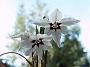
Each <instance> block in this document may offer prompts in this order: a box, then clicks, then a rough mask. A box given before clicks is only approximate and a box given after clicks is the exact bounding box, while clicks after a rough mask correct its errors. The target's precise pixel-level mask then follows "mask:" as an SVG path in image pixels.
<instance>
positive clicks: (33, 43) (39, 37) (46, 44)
mask: <svg viewBox="0 0 90 67" xmlns="http://www.w3.org/2000/svg"><path fill="white" fill-rule="evenodd" d="M17 37H21V45H22V46H23V47H25V48H27V49H26V50H25V52H24V54H25V55H26V56H31V55H32V52H34V54H36V55H38V57H39V59H41V58H42V54H43V51H44V50H48V48H51V43H50V41H51V39H52V36H48V35H46V34H36V35H32V34H28V33H23V34H21V35H19V36H14V37H13V38H17Z"/></svg>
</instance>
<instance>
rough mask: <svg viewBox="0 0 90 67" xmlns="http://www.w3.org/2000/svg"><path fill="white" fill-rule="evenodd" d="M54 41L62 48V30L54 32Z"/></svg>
mask: <svg viewBox="0 0 90 67" xmlns="http://www.w3.org/2000/svg"><path fill="white" fill-rule="evenodd" d="M52 35H53V40H54V41H55V42H56V43H57V46H58V47H60V37H61V32H60V30H57V31H56V32H55V31H54V30H52Z"/></svg>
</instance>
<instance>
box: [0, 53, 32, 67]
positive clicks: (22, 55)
mask: <svg viewBox="0 0 90 67" xmlns="http://www.w3.org/2000/svg"><path fill="white" fill-rule="evenodd" d="M10 53H12V54H17V55H19V56H21V57H23V58H24V59H25V60H26V61H27V62H28V63H29V64H30V66H31V67H32V63H31V62H30V61H29V60H28V59H27V58H25V57H24V56H23V55H21V54H19V53H16V52H6V53H3V54H1V55H0V56H3V55H5V54H10Z"/></svg>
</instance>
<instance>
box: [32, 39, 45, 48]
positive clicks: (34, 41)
mask: <svg viewBox="0 0 90 67" xmlns="http://www.w3.org/2000/svg"><path fill="white" fill-rule="evenodd" d="M32 43H33V45H32V48H33V47H34V46H35V45H36V46H38V47H39V45H44V43H43V41H42V38H39V39H38V40H32Z"/></svg>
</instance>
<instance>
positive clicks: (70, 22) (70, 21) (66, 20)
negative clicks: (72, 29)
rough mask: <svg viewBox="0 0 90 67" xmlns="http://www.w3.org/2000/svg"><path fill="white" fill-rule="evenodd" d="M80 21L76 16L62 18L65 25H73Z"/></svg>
mask: <svg viewBox="0 0 90 67" xmlns="http://www.w3.org/2000/svg"><path fill="white" fill-rule="evenodd" d="M78 22H80V21H79V20H76V19H74V18H64V19H62V20H61V23H62V24H63V25H73V24H75V23H78Z"/></svg>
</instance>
